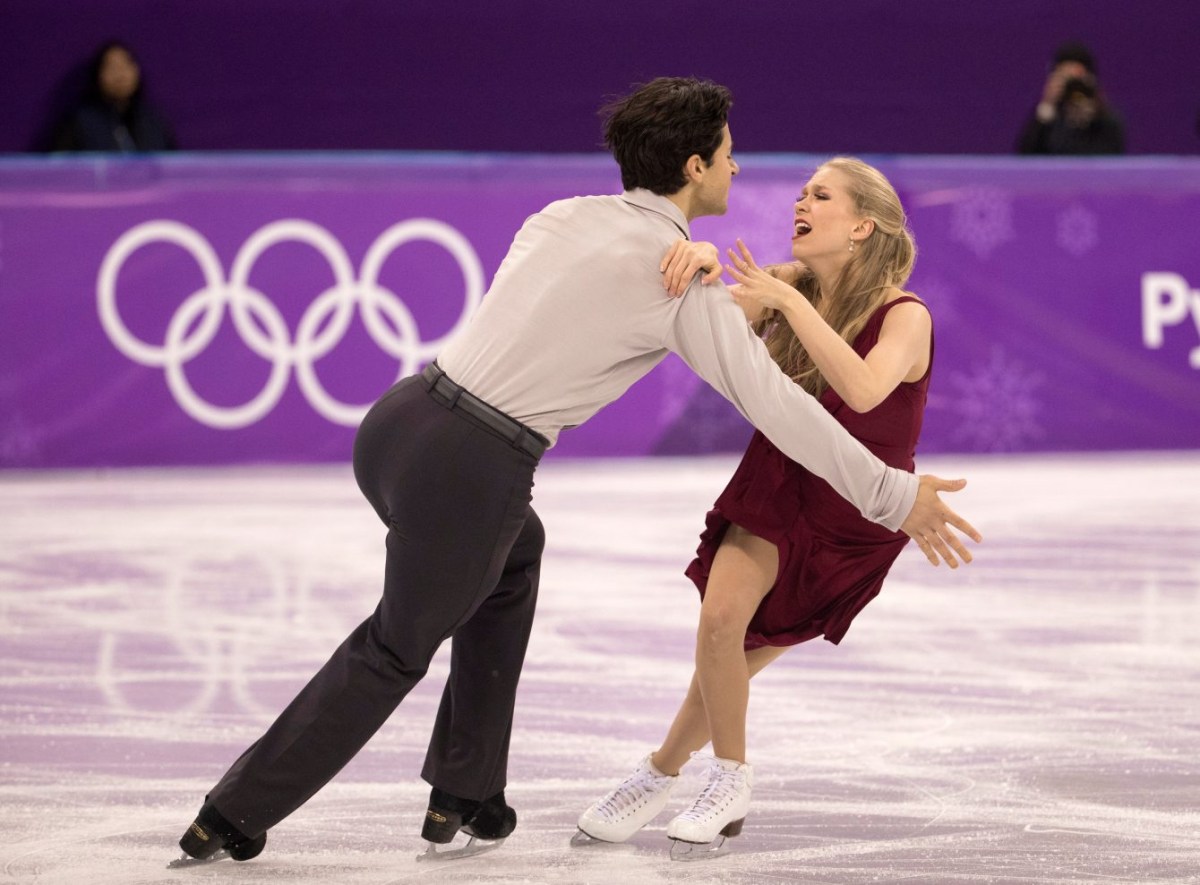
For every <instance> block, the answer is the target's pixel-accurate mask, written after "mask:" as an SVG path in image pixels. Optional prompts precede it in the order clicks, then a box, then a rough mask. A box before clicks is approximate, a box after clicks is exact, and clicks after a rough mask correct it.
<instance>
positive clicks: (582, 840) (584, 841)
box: [571, 830, 621, 848]
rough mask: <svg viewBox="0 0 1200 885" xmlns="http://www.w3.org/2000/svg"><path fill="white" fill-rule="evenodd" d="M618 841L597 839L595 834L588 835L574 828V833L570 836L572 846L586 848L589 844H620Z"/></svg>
mask: <svg viewBox="0 0 1200 885" xmlns="http://www.w3.org/2000/svg"><path fill="white" fill-rule="evenodd" d="M620 844H621V843H620V842H609V841H608V840H607V839H597V838H596V837H595V836H589V835H588V834H587V833H585V832H584V831H583V830H576V831H575V835H574V836H572V837H571V847H572V848H587V847H588V846H590V845H620Z"/></svg>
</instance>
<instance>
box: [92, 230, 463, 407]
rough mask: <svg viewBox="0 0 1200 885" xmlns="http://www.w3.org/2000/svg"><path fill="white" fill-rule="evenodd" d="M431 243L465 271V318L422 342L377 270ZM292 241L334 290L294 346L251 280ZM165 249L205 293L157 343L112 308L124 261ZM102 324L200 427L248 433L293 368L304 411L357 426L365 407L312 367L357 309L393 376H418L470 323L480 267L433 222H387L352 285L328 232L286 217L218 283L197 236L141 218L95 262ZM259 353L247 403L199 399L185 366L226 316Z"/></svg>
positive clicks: (208, 249) (209, 250)
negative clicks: (407, 247)
mask: <svg viewBox="0 0 1200 885" xmlns="http://www.w3.org/2000/svg"><path fill="white" fill-rule="evenodd" d="M414 240H428V241H430V242H432V243H435V244H437V245H439V246H441V247H442V248H444V249H445V250H446V251H447V252H449V253H450V254H451V255H452V256H453V257H454V259H455V260H456V261H457V262H458V267H459V270H460V271H461V272H462V276H463V284H464V296H463V307H462V313H461V314H460V315H459V318H458V319H457V320H456V321H455V323H454V326H453V327H452V328H451V329H450V330H449V331H447V332H446V334H445V335H443V336H441V337H440V338H437V339H436V340H433V341H427V342H423V341H422V340H421V336H420V334H419V332H418V330H417V322H416V319H415V318H414V317H413V315H412V311H410V310H409V309H408V307H407V306H406V305H405V304H404V302H403V301H402V300H400V298H398V297H397V296H396V294H395V293H394V292H392V291H390V290H388V289H386V288H384V287H383V286H381V285H380V284H379V271H380V268H381V267H382V266H383V262H384V261H385V260H386V259H387V257H388V256H389V255H390V254H391V253H392V252H393V251H394V250H395V249H396V248H398V247H399V246H401V245H403V244H405V243H408V242H412V241H414ZM288 241H295V242H300V243H304V244H307V245H309V246H312V247H313V248H314V249H315V250H316V251H317V252H319V253H321V255H323V256H324V257H325V259H326V260H327V261H328V262H329V266H330V268H331V269H332V271H333V279H334V282H333V285H332V286H331V287H330V288H328V289H326V290H325V291H324V292H322V293H321V294H320V295H318V296H317V297H316V299H314V300H313V302H312V304H310V305H309V306H308V308H307V310H305V312H304V314H303V316H302V317H301V318H300V322H299V323H298V324H297V327H296V340H295V341H294V342H293V341H292V340H291V335H290V333H289V330H288V327H287V323H286V322H285V320H284V318H283V315H282V314H281V313H280V312H279V309H278V308H277V307H276V306H275V305H274V304H273V303H272V302H271V300H270V299H269V298H268V297H267V296H266V295H264V294H263V293H262V292H260V291H258V290H257V289H255V288H253V287H252V286H251V285H250V283H249V279H250V271H251V269H252V268H253V266H254V262H255V261H257V260H258V258H259V256H260V255H262V253H263V252H265V251H266V250H267V249H269V248H270V247H271V246H274V245H277V244H279V243H283V242H288ZM155 242H165V243H170V244H174V245H177V246H179V247H180V248H182V249H184V250H185V251H187V252H189V253H191V255H192V256H193V257H194V258H195V259H196V263H197V264H198V265H199V267H200V271H201V273H202V274H203V277H204V287H203V288H202V289H200V290H198V291H196V292H194V293H192V294H191V295H189V296H188V297H187V298H186V299H184V301H183V303H182V304H180V305H179V307H178V309H177V310H176V311H175V313H174V314H173V315H172V317H171V320H170V322H169V323H168V324H167V330H166V335H165V338H164V341H163V343H162V344H161V345H155V344H149V343H147V342H145V341H142V340H141V339H140V338H138V337H137V336H136V335H134V334H133V333H132V332H131V331H130V330H129V327H128V326H126V325H125V322H124V320H122V319H121V314H120V312H119V311H118V310H117V295H116V289H117V275H118V273H119V272H120V270H121V267H122V265H124V263H125V261H126V260H127V259H128V258H129V256H130V255H132V254H133V253H134V252H136V251H137V250H138V249H140V248H142V247H143V246H146V245H148V244H150V243H155ZM96 297H97V307H98V310H99V313H100V323H101V325H102V326H103V327H104V331H105V332H106V333H107V334H108V337H109V339H110V340H111V341H112V343H113V344H114V345H116V347H117V349H118V350H120V351H121V353H123V354H125V355H126V356H127V357H129V358H130V359H131V360H133V361H134V362H137V363H141V364H142V365H146V366H157V367H162V369H163V370H164V372H165V374H166V379H167V386H168V387H169V388H170V390H171V394H172V395H173V396H174V397H175V401H176V402H177V403H179V406H180V408H182V409H183V410H184V411H185V412H186V413H187V414H189V415H191V416H192V417H193V418H195V419H196V420H197V421H199V422H201V423H202V424H207V425H208V426H210V427H217V428H222V429H234V428H238V427H246V426H247V425H250V424H254V423H255V422H257V421H261V420H262V419H263V418H264V417H266V416H267V415H268V414H270V412H271V410H272V409H274V408H275V405H276V403H278V402H279V399H280V397H282V396H283V392H284V390H285V389H286V388H287V382H288V376H289V374H290V373H291V369H292V367H293V366H294V367H295V369H296V380H297V382H298V383H299V385H300V389H301V391H303V393H304V396H305V398H306V399H307V400H308V402H309V404H310V405H311V406H312V407H313V408H314V409H315V410H316V411H317V412H318V413H320V414H321V415H323V416H324V417H325V418H327V419H328V420H330V421H332V422H334V423H336V424H343V425H346V426H349V427H352V426H354V425H356V424H358V422H359V421H361V420H362V417H363V415H365V414H366V412H367V409H368V408H369V407H370V403H367V404H366V405H355V404H349V403H343V402H341V401H339V400H337V399H335V398H334V397H333V396H331V395H330V394H329V392H328V391H327V390H326V389H325V387H324V386H323V385H322V384H321V382H320V380H319V379H318V377H317V373H316V369H315V365H314V364H315V363H316V361H317V360H319V359H320V358H321V357H323V356H325V355H326V354H328V353H329V352H330V351H331V350H333V348H334V347H336V346H337V345H338V343H339V342H341V340H342V337H343V336H344V335H345V333H346V330H347V329H348V328H349V326H350V322H351V320H352V319H353V318H354V308H355V305H357V307H358V313H359V316H360V317H361V318H362V322H363V326H364V327H365V329H366V330H367V333H368V334H369V335H370V336H371V339H372V340H373V341H374V342H375V343H376V344H377V345H378V346H379V348H380V349H381V350H383V351H384V353H386V354H388V356H391V357H394V358H395V359H397V360H399V361H400V367H399V372H398V373H397V376H396V377H397V378H402V377H404V376H405V375H411V374H413V373H414V372H416V371H417V370H418V369H419V368H420V367H421V364H422V363H425V362H428V361H429V360H431V359H433V357H435V356H437V353H438V351H439V350H441V348H442V346H443V345H444V344H445V343H446V342H447V341H448V340H449V339H450V338H451V337H452V336H453V335H455V334H456V333H457V332H458V331H459V330H460V329H461V328H462V327H463V326H464V325H465V324H466V322H467V320H468V319H469V318H470V316H471V314H472V313H474V311H475V308H476V307H478V306H479V303H480V302H481V301H482V300H483V267H482V266H481V265H480V262H479V256H478V255H476V254H475V250H474V249H473V248H472V247H471V244H470V242H469V241H468V240H467V239H466V237H464V236H463V235H462V234H461V233H459V232H458V231H457V230H455V229H454V228H452V227H450V226H449V225H448V224H445V223H443V222H441V221H435V220H434V219H431V218H414V219H410V220H408V221H402V222H400V223H398V224H394V225H392V226H391V227H389V228H388V229H387V230H385V231H384V232H383V233H382V234H380V235H379V237H378V238H377V239H376V240H375V242H374V243H372V244H371V247H370V249H368V250H367V254H366V255H365V256H364V258H363V263H362V269H361V273H360V274H359V276H358V278H357V279H356V278H355V274H354V269H353V268H352V266H351V264H350V258H349V256H348V255H347V254H346V250H345V249H344V248H342V244H341V243H340V242H338V240H337V238H336V237H334V236H333V234H331V233H330V232H329V231H327V230H325V229H324V228H323V227H321V226H320V225H317V224H314V223H312V222H311V221H304V220H301V219H284V220H281V221H275V222H272V223H271V224H268V225H266V226H264V227H262V228H260V229H259V230H257V231H255V233H254V234H252V235H251V236H250V238H249V239H248V240H246V242H245V244H244V245H243V246H242V248H241V249H240V250H239V251H238V253H237V256H236V257H235V258H234V260H233V265H232V267H231V268H230V272H229V279H228V280H226V279H225V275H224V271H223V269H222V267H221V260H220V259H219V258H218V257H217V254H216V252H215V251H214V250H213V247H212V246H211V245H209V242H208V240H206V239H205V238H204V236H203V235H202V234H200V233H199V232H198V231H196V230H194V229H193V228H190V227H188V226H187V225H186V224H181V223H179V222H177V221H167V220H156V221H147V222H145V223H143V224H139V225H137V226H136V227H133V228H131V229H130V230H128V231H126V232H125V233H124V234H122V235H121V237H120V238H119V239H118V240H117V241H116V242H115V243H113V245H112V247H111V248H110V249H109V250H108V253H107V254H106V255H105V256H104V261H103V262H102V263H101V265H100V274H99V277H98V278H97V281H96ZM226 305H228V306H229V313H230V316H231V317H232V319H233V327H234V329H235V330H236V331H237V333H238V335H240V336H241V339H242V341H243V342H244V343H245V344H246V346H247V347H248V348H250V350H251V351H253V352H254V353H255V354H256V355H258V356H260V357H262V358H263V359H264V360H267V361H268V362H269V363H270V364H271V372H270V375H269V376H268V378H267V381H266V384H264V385H263V388H262V390H260V391H259V392H258V394H256V395H255V396H254V397H253V398H252V399H251V400H250V401H249V402H246V403H243V404H242V405H240V406H217V405H214V404H212V403H210V402H208V401H207V400H205V399H203V398H202V397H201V396H200V395H199V394H197V393H196V391H195V389H194V388H193V387H192V385H191V383H190V382H189V381H188V379H187V375H186V374H185V373H184V366H185V365H186V364H187V363H188V362H189V361H190V360H192V359H195V358H196V357H197V356H198V355H199V354H200V353H202V352H203V351H204V349H205V348H206V347H208V345H209V344H210V343H211V342H212V340H213V338H214V337H215V336H216V334H217V332H218V330H219V329H220V326H221V322H222V320H223V319H224V316H225V306H226Z"/></svg>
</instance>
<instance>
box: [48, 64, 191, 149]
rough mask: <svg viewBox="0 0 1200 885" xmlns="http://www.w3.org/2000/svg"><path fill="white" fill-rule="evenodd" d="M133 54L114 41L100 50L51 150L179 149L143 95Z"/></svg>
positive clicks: (139, 70)
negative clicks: (80, 97) (78, 100)
mask: <svg viewBox="0 0 1200 885" xmlns="http://www.w3.org/2000/svg"><path fill="white" fill-rule="evenodd" d="M143 85H144V84H143V80H142V71H141V66H140V65H139V64H138V61H137V58H136V57H135V56H134V54H133V52H132V50H130V49H129V47H128V46H125V45H124V44H123V43H119V42H117V41H110V42H108V43H105V44H104V45H103V46H101V47H100V49H99V51H97V53H96V56H95V58H94V59H93V61H92V64H91V68H90V70H89V76H88V85H87V88H86V89H85V91H84V95H83V98H82V100H81V101H80V102H79V105H78V106H77V107H76V108H75V109H74V110H73V111H71V113H70V114H68V116H67V118H66V119H65V120H64V121H63V124H62V125H61V127H60V128H59V130H58V133H57V135H56V136H55V139H54V143H53V146H52V149H53V150H56V151H121V152H128V151H166V150H174V149H175V147H176V144H175V136H174V134H173V133H172V132H171V128H170V126H168V125H167V122H166V121H165V120H164V119H163V117H162V116H161V115H160V114H159V113H158V111H157V110H156V109H155V108H154V107H153V106H152V105H150V104H149V103H148V102H147V101H146V99H145V96H144V89H143Z"/></svg>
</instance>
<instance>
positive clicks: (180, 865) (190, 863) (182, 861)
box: [167, 848, 229, 870]
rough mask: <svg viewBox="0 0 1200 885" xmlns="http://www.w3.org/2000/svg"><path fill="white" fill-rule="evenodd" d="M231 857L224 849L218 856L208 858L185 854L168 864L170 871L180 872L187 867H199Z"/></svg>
mask: <svg viewBox="0 0 1200 885" xmlns="http://www.w3.org/2000/svg"><path fill="white" fill-rule="evenodd" d="M226 857H229V852H228V851H226V850H225V849H224V848H222V849H221V850H220V851H218V852H217V853H216V854H213V855H209V856H208V857H192V856H191V855H190V854H185V855H183V856H182V857H177V858H176V859H175V860H173V861H171V862H170V863H169V864H167V869H168V870H180V869H184V868H186V867H199V866H205V865H207V864H210V863H213V862H214V861H218V860H223V859H224V858H226Z"/></svg>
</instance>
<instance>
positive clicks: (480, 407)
mask: <svg viewBox="0 0 1200 885" xmlns="http://www.w3.org/2000/svg"><path fill="white" fill-rule="evenodd" d="M421 377H422V378H424V379H425V384H426V385H428V387H429V393H430V395H432V396H433V398H434V399H436V400H437V401H438V402H440V403H441V404H442V405H444V406H446V407H448V408H449V409H451V410H454V409H457V410H458V411H460V412H462V413H463V414H465V415H470V416H471V417H472V418H474V419H475V420H476V421H478V422H479V423H480V424H482V425H484V426H485V427H487V428H488V429H490V430H493V431H495V432H496V433H498V434H499V435H500V436H502V437H504V439H506V440H508V441H509V443H510V444H511V445H512V446H513V448H517V449H520V450H521V451H522V452H527V453H529V454H530V455H533V457H535V458H541V457H542V455H543V454H545V452H546V448H547V447H548V446H549V445H550V443H549V440H547V439H546V438H545V437H544V436H542V435H541V434H540V433H537V432H535V431H533V430H530V429H529V428H528V427H526V426H525V425H524V424H522V423H521V422H520V421H518V420H516V419H515V418H510V417H509V416H508V415H505V414H504V413H503V412H501V411H500V410H499V409H497V408H495V407H493V406H489V405H488V404H487V403H485V402H484V401H483V400H481V399H480V398H479V397H477V396H475V395H474V394H472V393H471V392H470V391H468V390H467V389H466V388H464V387H460V386H459V385H457V384H455V383H454V382H453V381H451V380H450V376H449V375H447V374H446V373H445V372H443V371H442V367H441V366H439V365H438V364H437V363H430V364H429V365H428V366H426V367H425V371H423V372H422V373H421Z"/></svg>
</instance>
